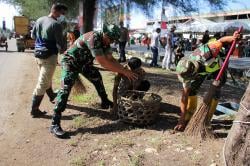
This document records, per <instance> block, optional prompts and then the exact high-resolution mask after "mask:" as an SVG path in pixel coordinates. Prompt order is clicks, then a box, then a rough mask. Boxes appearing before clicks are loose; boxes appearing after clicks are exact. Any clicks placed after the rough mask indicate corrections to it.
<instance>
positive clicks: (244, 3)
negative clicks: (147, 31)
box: [0, 0, 250, 28]
mask: <svg viewBox="0 0 250 166" xmlns="http://www.w3.org/2000/svg"><path fill="white" fill-rule="evenodd" d="M228 1H230V0H228ZM231 1H232V0H231ZM233 1H234V2H230V3H229V4H228V6H226V7H225V10H226V11H229V10H242V9H249V10H250V0H233ZM198 5H199V6H200V13H209V12H210V8H209V7H208V5H207V4H205V3H203V2H202V3H199V4H198ZM171 10H173V9H171ZM171 10H170V12H169V13H167V16H168V15H169V16H171V15H173V12H171ZM0 11H1V13H0V23H1V24H0V26H2V20H3V18H5V20H6V25H7V27H8V28H12V24H13V23H12V18H13V16H15V15H17V14H18V13H17V11H16V9H15V8H14V7H13V6H11V5H8V4H4V3H1V2H0ZM153 12H154V14H153V16H154V18H155V19H157V18H160V14H161V10H159V8H158V10H157V9H155V10H154V11H153ZM147 19H148V18H147V17H146V16H145V15H144V14H143V12H142V11H138V10H132V13H131V27H132V28H140V27H143V26H145V22H146V20H147Z"/></svg>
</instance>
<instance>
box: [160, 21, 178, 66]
mask: <svg viewBox="0 0 250 166" xmlns="http://www.w3.org/2000/svg"><path fill="white" fill-rule="evenodd" d="M175 30H176V26H175V25H173V26H172V27H171V29H170V32H168V33H167V36H166V46H165V50H166V52H165V55H164V58H163V61H162V68H163V69H167V70H170V65H171V63H172V54H173V48H174V42H173V41H174V31H175Z"/></svg>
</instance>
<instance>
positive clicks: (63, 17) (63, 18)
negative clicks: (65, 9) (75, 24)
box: [57, 14, 67, 23]
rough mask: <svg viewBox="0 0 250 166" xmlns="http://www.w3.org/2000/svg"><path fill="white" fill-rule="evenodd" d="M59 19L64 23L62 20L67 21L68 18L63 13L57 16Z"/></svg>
mask: <svg viewBox="0 0 250 166" xmlns="http://www.w3.org/2000/svg"><path fill="white" fill-rule="evenodd" d="M57 21H58V22H59V23H62V22H67V19H66V17H65V16H64V15H62V14H61V15H60V17H58V18H57Z"/></svg>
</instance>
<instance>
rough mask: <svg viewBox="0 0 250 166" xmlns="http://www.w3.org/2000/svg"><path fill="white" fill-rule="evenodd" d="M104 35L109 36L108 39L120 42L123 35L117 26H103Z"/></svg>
mask: <svg viewBox="0 0 250 166" xmlns="http://www.w3.org/2000/svg"><path fill="white" fill-rule="evenodd" d="M103 33H105V34H107V35H108V37H109V38H110V39H112V40H118V39H119V38H120V35H121V30H120V28H119V27H118V26H117V25H114V24H110V25H106V24H104V25H103Z"/></svg>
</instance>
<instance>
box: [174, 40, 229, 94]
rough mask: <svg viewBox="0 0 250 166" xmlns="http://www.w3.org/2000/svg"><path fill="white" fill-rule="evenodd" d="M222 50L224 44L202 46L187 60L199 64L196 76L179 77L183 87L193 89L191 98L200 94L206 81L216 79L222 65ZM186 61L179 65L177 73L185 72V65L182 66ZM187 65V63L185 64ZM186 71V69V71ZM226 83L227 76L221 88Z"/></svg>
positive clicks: (222, 80) (221, 83)
mask: <svg viewBox="0 0 250 166" xmlns="http://www.w3.org/2000/svg"><path fill="white" fill-rule="evenodd" d="M221 49H222V44H221V43H220V42H218V41H213V42H211V43H208V44H205V45H202V46H201V47H199V48H197V49H196V50H194V52H193V53H192V54H191V55H190V56H189V57H188V58H186V59H187V61H191V62H193V63H196V64H197V66H198V67H197V71H196V73H198V74H196V75H195V76H188V77H189V79H186V78H185V77H182V76H181V75H179V76H178V78H179V80H180V81H181V82H182V83H183V87H188V88H190V89H191V91H190V94H189V96H195V95H197V93H198V90H199V88H200V87H201V85H202V83H203V82H204V80H206V79H211V78H212V79H215V78H216V76H217V74H218V72H219V70H220V66H221V64H222V60H221V57H220V55H219V54H220V50H221ZM183 62H184V61H181V62H180V63H178V65H177V69H176V70H177V72H183V71H182V67H183V66H185V64H182V63H183ZM184 63H185V62H184ZM184 70H185V69H184ZM225 82H226V74H224V75H223V77H222V78H221V82H220V86H222V85H224V84H225ZM219 95H220V92H219V91H218V93H217V94H216V97H217V98H219Z"/></svg>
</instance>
